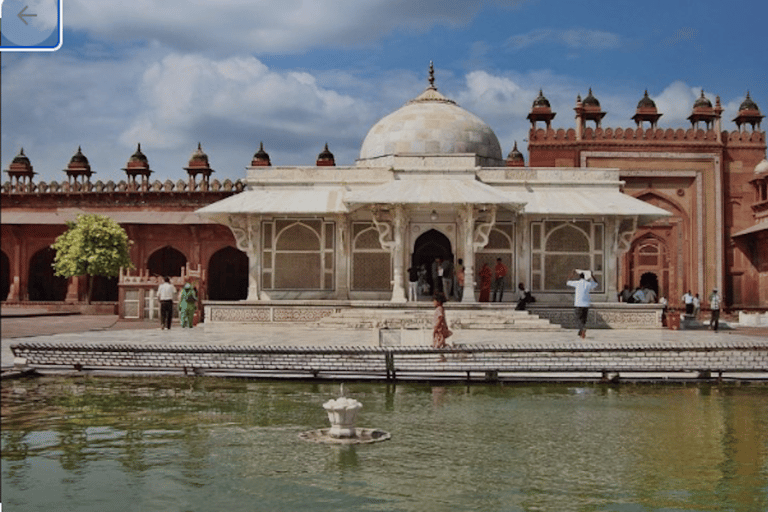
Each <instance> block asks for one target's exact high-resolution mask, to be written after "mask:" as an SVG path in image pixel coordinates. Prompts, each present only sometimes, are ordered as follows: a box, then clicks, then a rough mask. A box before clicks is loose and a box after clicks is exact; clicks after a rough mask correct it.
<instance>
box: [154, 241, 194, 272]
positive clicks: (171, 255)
mask: <svg viewBox="0 0 768 512" xmlns="http://www.w3.org/2000/svg"><path fill="white" fill-rule="evenodd" d="M186 265H187V257H186V256H184V253H182V252H181V251H179V250H177V249H174V248H173V247H171V246H170V245H166V246H165V247H163V248H161V249H158V250H156V251H155V252H153V253H152V254H151V255H150V256H149V258H148V259H147V269H148V270H149V273H150V275H156V276H180V275H181V269H182V268H184V267H185V266H186Z"/></svg>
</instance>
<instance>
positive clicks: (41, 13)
mask: <svg viewBox="0 0 768 512" xmlns="http://www.w3.org/2000/svg"><path fill="white" fill-rule="evenodd" d="M2 9H3V29H2V30H3V37H4V38H5V39H7V40H8V41H10V42H11V43H13V44H15V45H18V46H35V45H38V44H40V43H42V42H43V41H45V40H46V39H48V38H49V37H50V36H51V34H53V32H54V31H55V30H56V29H57V27H58V24H59V9H58V1H57V0H26V1H21V0H5V1H4V2H3V4H2Z"/></svg>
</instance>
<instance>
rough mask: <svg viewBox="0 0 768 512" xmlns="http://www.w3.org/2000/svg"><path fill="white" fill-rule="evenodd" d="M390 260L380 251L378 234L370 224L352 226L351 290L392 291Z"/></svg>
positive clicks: (385, 253) (358, 223) (357, 223)
mask: <svg viewBox="0 0 768 512" xmlns="http://www.w3.org/2000/svg"><path fill="white" fill-rule="evenodd" d="M391 281H392V258H391V256H390V253H389V251H387V250H386V249H382V247H381V243H380V242H379V232H378V231H377V230H376V227H375V226H374V225H373V223H372V222H355V223H353V224H352V290H354V291H386V290H391V289H392V283H391Z"/></svg>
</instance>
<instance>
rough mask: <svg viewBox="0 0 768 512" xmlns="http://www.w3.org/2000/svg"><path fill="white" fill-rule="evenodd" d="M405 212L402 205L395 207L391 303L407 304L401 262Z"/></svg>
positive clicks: (403, 258)
mask: <svg viewBox="0 0 768 512" xmlns="http://www.w3.org/2000/svg"><path fill="white" fill-rule="evenodd" d="M405 224H406V223H405V211H404V209H403V205H401V204H398V205H395V218H394V220H393V231H394V238H395V240H394V247H393V250H392V257H393V258H394V269H393V270H394V271H393V281H394V282H393V284H392V302H407V300H408V299H407V297H406V295H405V287H404V286H403V261H404V260H405V254H404V250H405V245H404V244H403V240H404V238H405V236H404V235H405V233H404V230H405Z"/></svg>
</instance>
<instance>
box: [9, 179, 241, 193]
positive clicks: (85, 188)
mask: <svg viewBox="0 0 768 512" xmlns="http://www.w3.org/2000/svg"><path fill="white" fill-rule="evenodd" d="M244 189H245V183H244V182H243V181H242V180H237V181H232V180H229V179H227V180H224V182H223V183H221V182H219V180H213V181H212V182H211V183H210V184H209V186H208V187H204V186H202V184H200V183H197V184H193V185H190V184H189V182H186V181H184V180H178V181H177V182H175V183H174V182H173V181H171V180H166V181H165V182H161V181H159V180H155V181H154V182H152V183H147V184H146V185H145V186H137V185H134V184H132V183H131V182H130V181H125V180H120V181H118V182H114V181H112V180H109V181H107V182H106V183H104V182H102V181H100V180H99V181H97V182H95V183H91V182H90V181H86V182H84V183H80V182H77V183H70V182H66V181H65V182H62V183H58V182H57V181H55V180H54V181H51V182H50V183H46V182H45V181H41V182H38V183H19V184H14V183H11V182H9V181H6V182H5V183H3V185H2V193H3V194H34V195H41V194H130V193H137V192H138V193H149V194H162V193H169V192H170V193H173V192H176V193H178V192H185V193H189V192H199V193H206V192H234V193H236V192H242V191H243V190H244Z"/></svg>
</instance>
